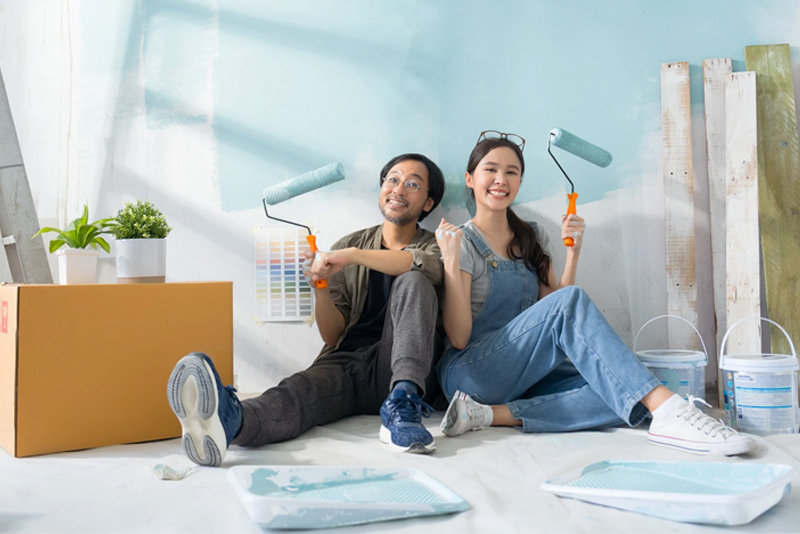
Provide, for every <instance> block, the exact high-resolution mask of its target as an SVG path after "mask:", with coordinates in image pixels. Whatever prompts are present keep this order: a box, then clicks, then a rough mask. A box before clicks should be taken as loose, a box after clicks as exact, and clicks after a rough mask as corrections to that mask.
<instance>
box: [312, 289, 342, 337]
mask: <svg viewBox="0 0 800 534" xmlns="http://www.w3.org/2000/svg"><path fill="white" fill-rule="evenodd" d="M315 297H316V299H315V300H316V302H315V304H314V315H315V319H316V321H317V328H319V334H320V336H322V341H324V342H325V344H326V345H328V346H330V347H333V346H334V345H336V343H337V342H338V341H339V338H340V337H341V335H342V332H344V327H345V326H346V325H345V322H344V316H343V315H342V313H341V312H340V311H339V309H338V308H337V307H336V305H335V304H334V303H333V298H332V297H331V290H330V288H327V287H326V288H325V289H317V290H316V295H315Z"/></svg>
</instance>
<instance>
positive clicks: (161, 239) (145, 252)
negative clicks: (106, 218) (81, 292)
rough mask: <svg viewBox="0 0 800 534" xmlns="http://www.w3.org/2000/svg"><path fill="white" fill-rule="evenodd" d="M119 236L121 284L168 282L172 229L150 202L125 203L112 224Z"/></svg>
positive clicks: (117, 249) (118, 270)
mask: <svg viewBox="0 0 800 534" xmlns="http://www.w3.org/2000/svg"><path fill="white" fill-rule="evenodd" d="M109 228H110V230H111V233H112V234H114V237H116V238H117V246H116V251H117V280H118V281H119V283H121V284H142V283H158V282H164V281H166V278H167V276H166V275H167V241H166V237H167V234H169V232H170V230H172V228H170V227H169V225H167V220H166V218H165V217H164V214H163V213H161V212H160V211H159V210H158V209H156V207H155V206H153V205H152V204H151V203H150V202H142V201H141V200H137V201H136V203H135V204H133V203H131V202H127V203H125V207H124V208H122V209H121V210H119V212H118V213H117V215H116V217H114V218H113V219H112V222H111V223H110V225H109Z"/></svg>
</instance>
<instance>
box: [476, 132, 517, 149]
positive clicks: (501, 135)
mask: <svg viewBox="0 0 800 534" xmlns="http://www.w3.org/2000/svg"><path fill="white" fill-rule="evenodd" d="M484 139H505V140H507V141H509V142H511V143H513V144H515V145H517V146H518V147H519V149H520V150H524V149H525V139H523V138H522V136H519V135H517V134H513V133H505V132H498V131H497V130H484V131H482V132H481V135H480V136H479V137H478V143H480V142H481V141H483V140H484ZM478 143H475V144H476V145H477V144H478Z"/></svg>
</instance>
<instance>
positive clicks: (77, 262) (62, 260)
mask: <svg viewBox="0 0 800 534" xmlns="http://www.w3.org/2000/svg"><path fill="white" fill-rule="evenodd" d="M56 255H57V256H58V282H59V283H60V284H62V285H63V284H94V283H95V281H96V280H97V258H98V256H100V251H99V250H94V249H91V248H90V249H81V248H67V247H62V248H60V249H58V252H56Z"/></svg>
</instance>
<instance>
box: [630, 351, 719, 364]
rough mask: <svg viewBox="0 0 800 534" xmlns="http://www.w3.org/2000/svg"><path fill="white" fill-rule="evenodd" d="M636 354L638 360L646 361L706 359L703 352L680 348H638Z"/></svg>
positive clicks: (691, 361) (692, 360)
mask: <svg viewBox="0 0 800 534" xmlns="http://www.w3.org/2000/svg"><path fill="white" fill-rule="evenodd" d="M636 356H637V357H638V358H639V361H641V362H647V363H673V364H674V363H694V362H705V359H706V355H705V353H704V352H700V351H697V350H680V349H652V350H640V351H637V352H636ZM704 365H705V363H704Z"/></svg>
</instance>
